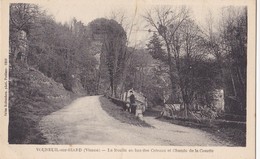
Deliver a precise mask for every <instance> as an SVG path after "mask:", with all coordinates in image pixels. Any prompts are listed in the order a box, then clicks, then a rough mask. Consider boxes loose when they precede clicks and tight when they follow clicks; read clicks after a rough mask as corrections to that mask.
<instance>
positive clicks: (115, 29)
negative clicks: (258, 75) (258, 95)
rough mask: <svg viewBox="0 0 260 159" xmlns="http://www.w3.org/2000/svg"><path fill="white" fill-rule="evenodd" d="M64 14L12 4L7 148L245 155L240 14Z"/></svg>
mask: <svg viewBox="0 0 260 159" xmlns="http://www.w3.org/2000/svg"><path fill="white" fill-rule="evenodd" d="M57 5H59V4H57ZM67 7H68V6H65V7H64V6H62V5H61V6H60V7H59V8H58V10H57V11H54V10H52V9H53V8H52V7H51V6H48V5H47V6H44V5H40V4H32V3H11V4H10V8H9V11H10V19H9V31H10V34H9V48H10V51H9V113H10V116H9V127H8V129H9V132H8V141H9V143H10V144H98V145H100V144H114V145H118V144H119V145H120V144H123V145H174V146H246V110H247V109H246V107H247V105H246V80H247V77H246V71H247V7H246V6H221V7H217V8H216V7H214V8H210V7H208V8H204V9H205V10H206V13H207V14H205V15H203V17H202V16H201V15H200V14H199V13H197V12H198V11H196V7H191V6H188V5H177V6H170V5H154V6H144V8H142V10H137V9H138V8H135V10H129V9H127V8H117V7H114V6H109V7H106V10H105V11H103V12H102V10H101V9H102V8H100V7H99V6H96V7H97V8H92V9H95V10H96V9H97V12H96V13H97V14H95V13H93V12H91V13H92V15H91V16H86V18H84V15H82V14H81V9H89V8H88V7H91V6H78V5H75V6H71V7H70V8H67ZM55 9H56V8H55ZM70 9H71V10H70ZM132 11H135V12H132ZM65 12H69V14H67V15H68V17H65V16H63V13H65ZM104 13H106V14H104ZM198 16H199V17H198ZM88 20H89V21H88Z"/></svg>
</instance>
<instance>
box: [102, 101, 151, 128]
mask: <svg viewBox="0 0 260 159" xmlns="http://www.w3.org/2000/svg"><path fill="white" fill-rule="evenodd" d="M99 99H100V102H101V107H102V108H103V110H105V111H106V112H107V113H108V114H109V115H110V116H112V117H113V118H115V119H117V120H119V121H120V122H122V123H126V124H130V125H135V126H140V127H152V126H151V125H150V124H148V123H146V122H144V121H142V120H140V119H139V118H138V117H136V116H135V115H133V114H130V113H129V112H127V111H124V110H123V108H122V107H121V106H118V105H116V104H114V103H112V102H111V101H110V100H109V99H107V98H105V97H100V98H99Z"/></svg>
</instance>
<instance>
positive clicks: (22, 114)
mask: <svg viewBox="0 0 260 159" xmlns="http://www.w3.org/2000/svg"><path fill="white" fill-rule="evenodd" d="M73 98H75V96H74V95H73V94H72V93H70V92H68V91H66V90H65V89H64V87H63V86H62V84H60V83H57V82H55V81H54V80H52V79H50V78H48V77H46V76H44V75H43V74H42V73H41V72H39V71H37V70H35V69H33V68H30V69H29V70H28V69H27V68H25V67H17V68H15V69H13V70H12V71H11V72H10V78H9V137H8V141H9V143H10V144H44V143H46V142H47V141H46V139H45V138H44V137H43V134H42V133H41V131H40V130H39V126H38V123H39V121H40V120H41V118H42V117H43V116H46V115H48V114H50V113H52V112H54V111H57V110H58V109H61V108H62V107H64V106H66V105H68V104H69V103H70V102H71V101H72V99H73Z"/></svg>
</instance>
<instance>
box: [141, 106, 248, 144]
mask: <svg viewBox="0 0 260 159" xmlns="http://www.w3.org/2000/svg"><path fill="white" fill-rule="evenodd" d="M159 114H160V112H159V111H154V110H147V112H146V113H145V116H154V117H158V116H159ZM158 120H160V121H163V122H168V123H172V124H176V125H181V126H186V127H191V128H195V129H200V130H202V131H206V132H208V133H210V134H212V135H213V136H215V137H216V138H218V139H220V141H225V142H228V143H230V144H231V145H233V146H246V127H245V126H242V127H238V126H237V125H234V126H232V125H231V124H229V125H227V124H210V125H206V124H203V123H195V122H193V121H183V120H178V119H172V118H167V117H161V118H159V119H158Z"/></svg>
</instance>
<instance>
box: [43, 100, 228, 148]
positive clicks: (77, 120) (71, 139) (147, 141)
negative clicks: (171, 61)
mask: <svg viewBox="0 0 260 159" xmlns="http://www.w3.org/2000/svg"><path fill="white" fill-rule="evenodd" d="M99 98H100V97H99V96H88V97H83V98H79V99H77V100H75V101H74V102H73V103H71V104H70V105H68V106H66V107H64V108H63V109H61V110H59V111H56V112H54V113H52V114H50V115H48V116H45V117H43V119H42V120H41V122H40V129H41V131H42V133H43V134H44V137H46V138H47V140H48V142H49V144H86V145H88V144H89V145H92V144H94V145H95V144H96V145H174V146H230V145H228V143H225V142H222V141H220V140H219V139H217V138H215V137H214V136H212V135H211V134H209V133H206V132H204V131H201V130H198V129H193V128H188V127H184V126H179V125H174V124H170V123H166V122H162V121H159V120H157V119H154V117H145V118H144V120H145V121H146V122H147V123H148V124H150V125H152V126H153V128H148V127H140V126H135V125H130V124H127V123H122V122H120V121H119V120H116V119H114V118H113V117H111V116H109V115H108V114H107V113H106V112H105V111H104V110H103V109H102V108H101V105H100V101H99Z"/></svg>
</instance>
